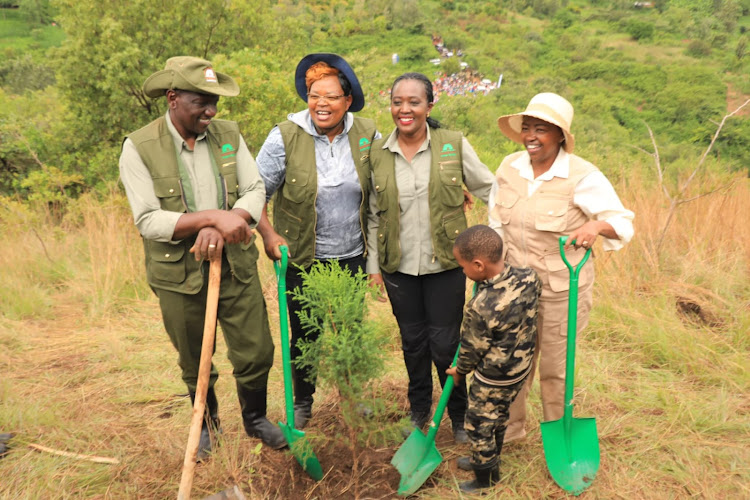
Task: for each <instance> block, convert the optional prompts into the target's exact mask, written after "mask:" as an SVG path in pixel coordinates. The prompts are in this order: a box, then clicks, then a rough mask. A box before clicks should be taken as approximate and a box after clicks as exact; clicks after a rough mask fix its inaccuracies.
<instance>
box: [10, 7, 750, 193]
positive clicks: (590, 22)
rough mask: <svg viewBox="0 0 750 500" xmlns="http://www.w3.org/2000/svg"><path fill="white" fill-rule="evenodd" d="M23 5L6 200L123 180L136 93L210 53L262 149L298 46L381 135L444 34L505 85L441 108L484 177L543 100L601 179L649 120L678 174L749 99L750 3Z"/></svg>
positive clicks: (149, 115) (151, 106)
mask: <svg viewBox="0 0 750 500" xmlns="http://www.w3.org/2000/svg"><path fill="white" fill-rule="evenodd" d="M21 4H22V5H21V7H22V8H20V9H12V10H11V9H0V28H2V30H1V33H2V35H1V36H0V52H1V53H2V54H3V55H4V57H2V58H0V194H2V195H7V196H16V197H20V198H21V199H28V198H36V199H45V198H47V197H49V198H53V197H54V195H55V194H59V193H60V192H64V193H65V194H66V196H70V195H71V194H76V193H80V192H83V191H87V190H92V189H94V190H102V189H105V188H107V187H108V186H110V185H111V184H112V183H113V182H114V181H116V179H117V158H118V155H119V149H120V144H121V141H122V139H123V137H124V136H125V135H126V134H127V133H128V132H131V131H133V130H135V129H137V128H139V127H141V126H143V125H144V124H146V123H147V122H148V121H150V120H151V119H153V118H155V117H156V116H158V115H159V114H161V113H163V112H164V106H163V103H162V102H161V100H159V99H157V100H153V99H149V98H146V97H145V96H144V95H143V93H142V90H141V84H142V83H143V81H144V80H145V78H146V77H147V76H148V75H150V74H151V73H153V72H154V71H156V70H159V69H161V68H162V67H163V65H164V61H165V60H166V59H167V58H168V57H171V56H174V55H180V54H193V55H198V56H203V57H207V58H209V59H211V60H212V61H213V62H214V64H215V66H216V67H217V69H219V70H220V71H224V72H227V73H229V74H231V75H233V76H235V77H236V78H237V79H238V81H239V83H240V86H241V89H242V93H241V95H240V96H239V97H237V98H233V99H226V100H222V102H221V115H220V116H221V117H223V118H229V119H233V120H236V121H238V122H239V123H240V125H241V126H242V130H243V133H244V135H245V137H246V139H247V142H248V144H249V145H250V147H251V150H252V151H254V152H257V151H258V149H259V148H260V146H261V144H262V143H263V140H264V139H265V137H266V135H267V134H268V131H269V130H270V129H271V127H272V126H273V125H274V124H275V123H277V122H279V121H281V120H283V119H285V117H286V115H287V114H288V113H291V112H294V111H297V110H299V109H302V108H303V106H304V105H303V103H302V102H301V101H299V100H298V97H297V96H296V94H295V92H294V86H293V74H294V68H295V67H296V64H297V62H298V61H299V59H300V58H301V57H303V56H304V55H305V54H307V53H309V52H312V51H327V52H336V53H339V54H342V55H344V56H345V57H346V58H347V60H348V61H349V62H350V63H351V64H352V66H353V67H354V69H355V71H356V72H357V74H358V76H359V79H360V80H361V82H362V83H363V86H364V88H365V92H366V96H367V103H368V104H367V106H366V108H365V109H364V110H363V111H362V112H361V114H362V115H364V116H369V117H372V118H375V119H376V121H377V123H378V126H379V128H380V130H381V131H382V132H383V133H387V132H389V131H390V130H391V129H392V128H393V123H392V121H391V119H390V114H389V112H388V100H387V90H388V89H389V87H390V84H391V82H392V81H393V79H394V78H395V77H396V76H398V75H399V74H400V73H403V72H406V71H421V72H423V73H425V74H427V75H428V76H430V77H435V76H437V73H438V72H439V70H440V68H439V67H436V66H433V65H432V64H431V63H430V62H429V60H430V59H432V58H434V57H436V56H437V53H436V52H435V50H434V48H433V47H432V44H431V41H430V35H432V34H439V35H441V36H442V37H443V39H444V41H445V44H446V45H447V47H448V48H450V49H454V50H455V49H461V50H462V51H463V53H464V56H463V57H462V60H463V61H464V62H467V63H468V64H469V65H470V66H471V67H472V68H473V69H476V70H478V71H479V72H481V73H482V74H483V75H485V76H486V77H487V78H490V79H492V80H496V79H497V78H498V76H499V75H500V74H502V75H503V86H502V88H501V89H500V90H497V91H494V92H492V93H491V94H489V95H487V96H476V97H473V98H468V97H446V96H443V97H441V98H440V101H439V103H438V104H437V105H436V107H435V111H434V116H435V117H436V118H438V119H440V120H442V121H443V122H444V124H445V126H447V127H448V128H454V129H457V130H461V131H462V132H464V133H465V134H466V135H467V137H468V138H469V140H470V141H471V142H472V145H474V147H475V149H476V150H477V151H478V153H479V155H480V157H481V158H482V159H483V160H484V161H485V163H487V164H488V166H489V167H490V168H491V169H494V168H495V167H496V166H497V165H498V164H499V162H500V160H501V159H502V158H503V156H505V155H506V154H507V153H509V152H511V151H514V150H516V149H517V145H515V144H513V143H511V142H509V141H508V140H506V139H505V138H504V137H503V136H502V135H501V134H500V133H499V131H498V130H497V127H496V126H495V122H496V119H497V117H498V116H500V115H502V114H507V113H512V112H517V111H519V110H521V109H523V107H524V106H525V104H526V103H527V102H528V100H529V98H530V97H531V96H533V95H534V94H536V93H538V92H542V91H553V92H558V93H560V94H562V95H564V96H566V97H567V98H568V99H569V100H570V101H571V102H572V103H573V104H574V107H575V109H576V118H575V121H574V125H573V131H574V133H575V134H576V135H577V137H578V141H577V144H578V151H579V152H580V153H581V155H582V156H584V157H587V158H588V159H591V160H592V161H594V162H595V163H597V164H598V165H599V166H600V167H601V168H602V169H603V170H604V171H605V172H607V173H608V174H609V173H611V172H612V171H613V170H617V169H618V168H621V166H622V165H626V164H627V163H629V162H631V161H643V159H644V156H643V153H642V152H639V150H638V148H641V149H650V148H651V140H650V138H649V135H648V132H647V128H646V124H648V126H650V127H651V129H652V130H653V132H654V135H655V139H656V140H657V142H658V143H659V146H660V149H661V150H662V155H663V159H664V160H666V161H668V162H672V163H673V164H674V166H675V167H676V168H673V169H671V171H672V172H674V173H675V175H677V174H678V173H679V172H680V171H681V170H684V165H685V164H686V163H687V162H688V161H689V159H691V158H692V159H694V158H696V157H697V156H699V155H700V153H701V152H702V151H703V150H704V149H705V147H706V146H707V145H708V144H709V142H710V139H711V135H712V133H713V131H715V127H716V125H715V124H716V123H717V122H718V121H719V120H721V118H722V117H723V116H724V115H725V114H726V113H727V111H728V110H731V109H733V108H731V105H732V104H739V103H741V102H742V101H743V100H744V99H742V96H747V95H748V94H750V77H749V76H748V75H749V73H750V72H749V71H748V69H750V63H749V61H750V58H749V57H748V56H747V54H746V53H747V42H748V35H747V33H746V32H747V28H748V27H749V26H750V0H701V1H687V0H662V1H658V2H655V8H650V9H636V8H634V7H633V2H629V1H615V2H602V1H598V0H590V1H583V0H581V1H568V0H505V1H498V2H485V1H477V0H469V1H462V2H457V1H453V0H419V1H417V0H406V1H397V0H374V1H367V2H366V1H364V0H318V1H304V0H278V1H274V2H268V1H265V0H246V1H228V0H206V1H204V2H188V1H184V0H179V1H175V2H171V5H170V8H168V9H167V8H164V5H163V4H162V3H159V2H152V1H146V0H131V1H125V0H114V1H110V2H103V3H102V2H96V1H94V0H33V1H32V0H26V1H24V2H21ZM393 53H398V54H399V56H400V62H399V63H398V64H397V65H393V64H391V55H392V54H393ZM728 95H735V96H738V97H737V99H736V102H734V103H732V102H728ZM748 138H750V120H748V118H747V115H745V116H740V117H737V118H735V119H733V120H730V121H729V122H728V124H727V125H726V126H725V128H724V130H723V132H722V135H721V136H720V138H719V141H718V143H717V144H716V146H715V147H714V150H713V152H712V154H713V155H714V157H715V159H716V160H717V165H718V167H717V168H720V169H722V170H739V169H746V168H748V165H750V148H749V147H748V146H749V145H750V144H748V142H750V139H748Z"/></svg>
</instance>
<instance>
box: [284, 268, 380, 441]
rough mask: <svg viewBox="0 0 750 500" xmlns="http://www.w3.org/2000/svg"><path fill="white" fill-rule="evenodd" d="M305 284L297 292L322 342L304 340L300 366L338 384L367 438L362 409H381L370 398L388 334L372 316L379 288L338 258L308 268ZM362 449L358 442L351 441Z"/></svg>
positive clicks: (354, 429)
mask: <svg viewBox="0 0 750 500" xmlns="http://www.w3.org/2000/svg"><path fill="white" fill-rule="evenodd" d="M302 282H303V286H302V288H301V289H296V290H294V291H292V294H293V295H294V297H295V298H296V299H297V300H298V301H299V302H300V303H301V304H302V306H303V307H304V308H305V309H304V310H303V311H301V312H300V314H299V318H300V321H301V323H302V325H303V327H305V328H307V329H309V330H310V331H313V332H316V333H317V334H318V339H317V340H316V341H305V340H300V342H299V343H298V347H299V348H300V351H301V355H300V356H298V357H297V359H296V360H295V363H296V364H297V366H306V367H309V368H310V371H311V376H313V377H317V379H318V381H319V382H320V383H322V384H324V385H328V386H331V387H333V388H335V389H336V390H337V391H338V393H339V395H340V397H341V411H342V417H343V420H344V422H345V423H346V425H347V427H348V428H349V429H350V431H351V433H350V434H351V435H356V436H359V438H360V439H366V438H367V436H366V433H365V432H363V431H364V429H365V428H366V427H367V426H368V422H369V420H368V418H365V415H363V413H362V411H361V409H362V408H364V407H368V408H371V409H377V408H373V407H377V406H378V405H377V404H375V403H374V402H373V398H372V397H368V395H367V389H368V387H369V384H370V382H371V381H372V380H373V379H375V378H376V377H378V376H380V375H381V374H382V372H383V368H384V366H385V365H384V363H385V359H384V353H385V351H384V347H385V345H386V344H387V341H388V339H387V337H386V336H385V335H384V334H383V332H382V331H379V330H378V329H377V328H376V325H375V324H374V323H373V322H371V321H369V320H367V319H366V318H367V310H368V307H367V301H368V297H370V296H371V295H372V294H373V290H374V289H373V288H371V287H370V286H369V285H368V283H367V275H366V274H364V273H363V272H362V271H361V270H360V271H359V272H358V273H357V275H355V276H352V275H351V273H350V272H349V270H347V269H342V268H341V267H340V266H339V264H338V262H336V261H334V262H331V263H322V262H317V263H315V264H314V265H313V266H312V267H311V268H310V269H309V270H308V271H304V272H302ZM350 446H351V447H353V448H354V447H356V442H352V443H350Z"/></svg>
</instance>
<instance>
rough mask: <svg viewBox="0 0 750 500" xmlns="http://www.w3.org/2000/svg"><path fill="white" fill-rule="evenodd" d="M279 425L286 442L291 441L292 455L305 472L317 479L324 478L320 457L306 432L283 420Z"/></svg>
mask: <svg viewBox="0 0 750 500" xmlns="http://www.w3.org/2000/svg"><path fill="white" fill-rule="evenodd" d="M279 427H280V428H281V432H283V433H284V437H285V438H286V442H287V443H289V449H290V450H291V452H292V455H294V458H296V459H297V462H299V464H300V465H301V466H302V468H303V469H304V470H305V472H307V474H308V475H309V476H310V477H311V478H313V479H315V480H316V481H320V480H321V479H323V468H322V467H321V466H320V462H319V461H318V457H316V456H315V452H314V451H313V449H312V445H310V443H309V442H308V441H307V439H306V438H305V433H304V432H302V431H300V430H297V429H295V428H293V427H291V426H290V425H287V424H285V423H283V422H279Z"/></svg>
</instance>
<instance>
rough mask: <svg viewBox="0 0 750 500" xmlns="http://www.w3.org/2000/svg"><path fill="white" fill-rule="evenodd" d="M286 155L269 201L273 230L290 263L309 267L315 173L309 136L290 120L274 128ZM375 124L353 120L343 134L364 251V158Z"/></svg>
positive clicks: (366, 174)
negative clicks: (355, 182) (355, 180)
mask: <svg viewBox="0 0 750 500" xmlns="http://www.w3.org/2000/svg"><path fill="white" fill-rule="evenodd" d="M278 127H279V131H280V132H281V137H282V139H283V140H284V150H285V152H286V178H285V180H284V184H283V185H282V186H281V188H279V190H278V191H276V194H275V195H274V199H273V227H274V230H275V231H276V232H277V233H279V234H280V235H281V236H282V237H283V238H284V239H285V240H286V242H287V245H288V246H289V255H291V256H292V258H291V263H292V264H295V265H297V266H300V267H302V268H307V267H309V266H311V265H312V262H313V259H314V258H315V226H316V223H317V212H316V210H315V200H316V199H317V197H318V170H317V167H316V163H315V142H314V139H313V137H312V136H311V135H310V134H308V133H307V132H305V130H304V129H303V128H302V127H300V126H299V125H297V124H296V123H294V122H292V121H289V120H287V121H285V122H283V123H280V124H279V125H278ZM376 131H377V130H376V127H375V122H374V121H373V120H370V119H367V118H359V117H354V122H353V123H352V127H351V128H350V129H349V132H348V133H347V135H348V136H349V146H350V147H351V150H352V158H353V159H354V167H355V169H356V170H357V176H358V177H359V185H360V188H361V189H362V203H361V204H360V206H359V223H360V227H361V228H362V238H363V239H364V241H365V252H366V251H367V240H366V235H365V233H366V231H365V228H366V227H367V225H366V224H367V204H368V199H369V183H368V182H369V167H368V166H367V159H368V157H369V155H370V146H371V145H372V141H373V140H374V138H375V133H376Z"/></svg>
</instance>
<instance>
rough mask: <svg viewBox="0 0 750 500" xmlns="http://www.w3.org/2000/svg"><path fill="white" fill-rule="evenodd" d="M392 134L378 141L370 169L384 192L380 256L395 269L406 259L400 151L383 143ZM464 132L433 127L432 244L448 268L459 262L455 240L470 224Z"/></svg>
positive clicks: (387, 269)
mask: <svg viewBox="0 0 750 500" xmlns="http://www.w3.org/2000/svg"><path fill="white" fill-rule="evenodd" d="M386 140H387V138H383V139H379V140H377V141H375V142H374V143H373V145H372V152H371V153H370V169H371V171H372V179H373V185H374V186H375V191H376V193H377V197H378V213H377V215H378V218H379V226H378V257H379V260H380V268H381V269H383V270H384V271H385V272H387V273H395V272H396V271H397V270H398V266H399V264H400V263H401V236H400V227H399V225H400V218H401V210H400V208H399V194H398V187H397V186H396V162H395V155H394V154H393V153H392V152H391V151H390V150H389V149H387V148H383V146H384V145H385V142H386ZM462 142H463V141H462V135H461V133H460V132H453V131H450V130H444V129H440V128H437V129H430V150H431V152H432V162H431V166H430V181H429V183H428V187H427V189H428V196H429V204H430V232H431V234H432V248H433V251H434V252H435V256H436V257H437V259H438V261H439V262H440V264H441V265H442V266H443V268H444V269H446V270H447V269H454V268H456V267H458V263H457V262H456V259H455V258H454V257H453V242H454V241H455V240H456V237H458V235H459V234H460V233H461V231H463V230H464V229H466V227H467V224H466V215H465V214H464V207H463V204H464V191H463V187H462V185H463V163H462V160H461V145H462Z"/></svg>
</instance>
